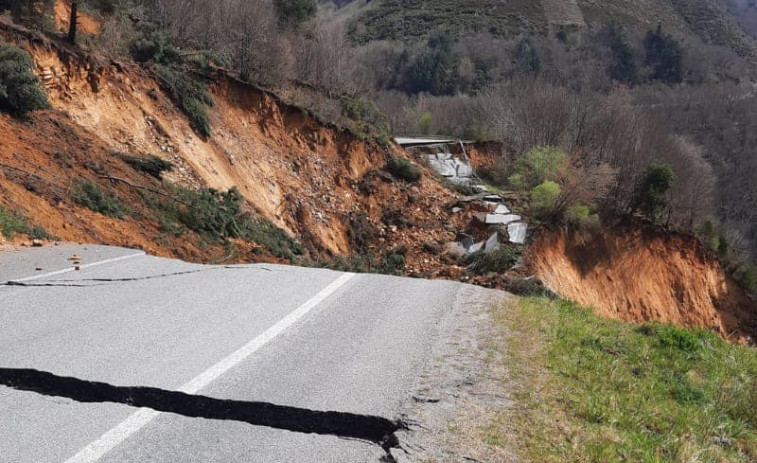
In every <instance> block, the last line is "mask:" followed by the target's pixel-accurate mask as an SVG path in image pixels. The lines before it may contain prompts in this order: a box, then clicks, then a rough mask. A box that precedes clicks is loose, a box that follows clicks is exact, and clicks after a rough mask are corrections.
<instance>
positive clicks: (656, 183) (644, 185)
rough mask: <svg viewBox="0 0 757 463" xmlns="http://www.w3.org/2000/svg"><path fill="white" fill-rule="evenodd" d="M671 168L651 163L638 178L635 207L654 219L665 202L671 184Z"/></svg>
mask: <svg viewBox="0 0 757 463" xmlns="http://www.w3.org/2000/svg"><path fill="white" fill-rule="evenodd" d="M674 179H675V176H674V174H673V169H671V167H670V166H668V165H666V164H651V165H649V167H647V168H646V170H645V171H644V173H643V174H642V175H641V178H640V179H639V186H638V189H637V193H636V199H635V203H636V207H637V208H639V209H641V211H642V212H643V213H644V214H646V216H647V217H648V218H650V219H652V220H654V219H655V218H656V217H657V215H658V214H659V212H660V211H661V210H662V209H663V208H664V207H665V204H666V203H667V201H666V199H665V195H666V194H667V192H668V191H669V190H670V188H671V187H672V186H673V180H674Z"/></svg>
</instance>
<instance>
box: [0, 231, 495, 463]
mask: <svg viewBox="0 0 757 463" xmlns="http://www.w3.org/2000/svg"><path fill="white" fill-rule="evenodd" d="M72 255H78V256H79V257H81V268H80V270H79V271H74V270H73V263H72V262H71V261H69V260H68V258H69V257H70V256H72ZM38 269H41V270H38ZM476 291H478V289H476V288H471V287H469V286H465V285H461V284H457V283H453V282H445V281H425V280H413V279H403V278H394V277H386V276H375V275H352V274H343V273H339V272H332V271H328V270H316V269H307V268H296V267H285V266H276V265H263V264H257V265H247V266H202V265H194V264H188V263H184V262H179V261H173V260H166V259H158V258H155V257H150V256H146V255H144V254H142V253H140V252H138V251H134V250H128V249H118V248H106V247H98V246H87V247H83V246H69V245H66V246H55V247H48V248H41V249H25V250H23V251H12V250H5V251H1V252H0V462H9V463H10V462H13V463H23V462H30V463H31V462H34V463H42V462H67V463H82V462H85V461H86V462H95V461H98V462H109V463H110V462H113V463H114V462H224V463H229V462H361V461H379V459H380V458H382V457H383V456H385V455H386V452H385V448H388V447H391V446H392V445H393V438H392V437H393V435H392V433H393V431H394V430H395V429H396V427H397V426H401V423H400V422H399V421H398V418H400V416H399V415H400V414H401V413H402V410H403V406H404V405H405V404H407V402H408V401H409V400H410V397H411V395H412V391H413V388H414V387H415V385H416V384H417V382H418V381H419V378H420V375H421V372H422V371H423V368H424V365H425V364H426V363H427V362H429V361H430V359H429V357H430V355H431V354H430V353H431V351H432V346H433V345H434V343H435V342H438V337H439V325H440V323H441V322H442V321H443V320H444V319H445V317H448V316H450V315H451V314H453V313H455V311H456V310H458V308H459V306H460V305H461V304H465V303H466V301H465V299H466V297H467V296H465V295H466V294H470V293H471V292H476ZM481 291H484V290H481ZM479 296H480V295H479ZM484 299H485V298H484ZM482 300H483V299H482V298H480V297H479V298H477V301H478V302H476V303H482V302H481V301H482ZM156 410H157V411H156Z"/></svg>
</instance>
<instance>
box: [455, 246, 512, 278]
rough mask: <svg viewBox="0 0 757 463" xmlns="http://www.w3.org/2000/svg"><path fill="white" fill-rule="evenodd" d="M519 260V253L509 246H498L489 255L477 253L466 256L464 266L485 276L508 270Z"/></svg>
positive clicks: (481, 252)
mask: <svg viewBox="0 0 757 463" xmlns="http://www.w3.org/2000/svg"><path fill="white" fill-rule="evenodd" d="M519 258H520V251H518V250H517V249H515V248H513V247H511V246H507V245H500V247H499V248H497V249H495V250H494V251H492V252H489V253H485V252H483V251H478V252H474V253H473V254H470V255H468V256H467V257H466V258H465V264H466V265H467V266H468V269H469V270H470V271H472V272H473V273H475V274H477V275H486V274H488V273H501V272H504V271H507V270H510V269H511V268H512V267H513V266H514V265H515V264H517V263H518V259H519Z"/></svg>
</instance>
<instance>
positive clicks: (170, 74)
mask: <svg viewBox="0 0 757 463" xmlns="http://www.w3.org/2000/svg"><path fill="white" fill-rule="evenodd" d="M155 75H156V76H157V77H158V81H159V82H160V84H161V86H162V87H163V88H164V89H165V90H166V92H168V94H169V95H170V96H171V99H172V100H173V101H174V102H175V103H176V104H177V105H178V106H179V109H181V111H182V112H183V113H184V114H185V115H186V116H187V117H188V118H189V122H190V124H191V125H192V127H193V128H194V129H195V130H197V132H198V133H199V134H200V135H202V136H203V137H210V136H211V135H212V130H211V127H210V118H209V117H208V108H210V107H212V106H213V105H214V104H215V102H214V101H213V98H212V97H211V96H210V94H209V93H208V90H207V88H206V85H205V84H204V83H202V82H200V81H199V80H197V79H195V78H193V77H191V76H190V75H189V74H188V73H187V72H186V71H184V70H181V69H179V68H177V67H174V66H164V65H162V64H158V65H156V66H155Z"/></svg>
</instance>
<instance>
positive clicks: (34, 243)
mask: <svg viewBox="0 0 757 463" xmlns="http://www.w3.org/2000/svg"><path fill="white" fill-rule="evenodd" d="M43 244H44V243H42V240H32V247H35V248H41V247H42V245H43Z"/></svg>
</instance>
